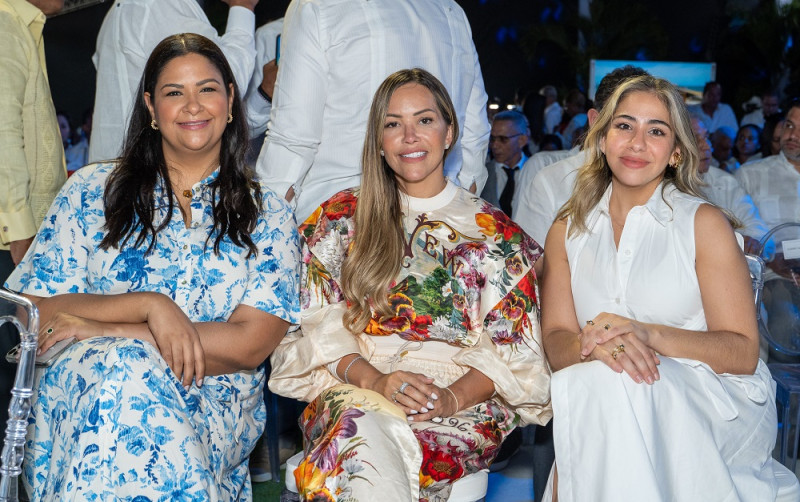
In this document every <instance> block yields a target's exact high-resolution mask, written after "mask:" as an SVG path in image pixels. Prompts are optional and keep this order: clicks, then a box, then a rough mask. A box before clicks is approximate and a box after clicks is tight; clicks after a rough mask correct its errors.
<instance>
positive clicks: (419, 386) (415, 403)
mask: <svg viewBox="0 0 800 502" xmlns="http://www.w3.org/2000/svg"><path fill="white" fill-rule="evenodd" d="M372 390H374V391H376V392H378V393H380V394H381V395H383V396H384V397H386V398H387V399H389V400H390V401H392V402H393V403H395V404H396V405H397V406H399V407H400V408H401V409H402V410H403V411H404V412H405V414H406V415H407V416H408V421H409V422H423V421H425V420H431V421H433V422H441V421H442V417H448V416H451V415H454V414H455V413H456V412H457V411H458V403H457V402H456V397H455V395H454V394H453V393H452V391H450V390H448V389H444V388H442V387H438V386H436V385H434V384H433V378H430V377H427V376H425V375H422V374H420V373H413V372H410V371H393V372H392V373H388V374H385V375H383V376H381V377H379V378H378V379H377V380H376V381H375V384H374V385H373V389H372Z"/></svg>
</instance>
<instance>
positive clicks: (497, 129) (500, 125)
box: [481, 110, 529, 218]
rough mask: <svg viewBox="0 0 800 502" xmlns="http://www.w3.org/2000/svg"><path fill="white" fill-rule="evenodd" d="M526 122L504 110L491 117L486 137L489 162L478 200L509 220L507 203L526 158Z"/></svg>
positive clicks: (520, 174) (516, 113) (508, 203)
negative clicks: (488, 134)
mask: <svg viewBox="0 0 800 502" xmlns="http://www.w3.org/2000/svg"><path fill="white" fill-rule="evenodd" d="M528 137H529V135H528V119H527V118H525V115H523V114H522V113H520V112H518V111H516V110H505V111H502V112H500V113H498V114H497V115H495V116H494V120H492V131H491V135H490V136H489V148H490V149H491V150H492V160H490V161H489V162H488V163H487V170H488V174H489V177H488V178H487V180H486V185H485V186H484V187H483V191H482V192H481V198H483V199H484V200H486V201H487V202H489V203H490V204H492V205H495V206H497V207H499V208H500V209H502V210H503V212H504V213H506V215H507V216H508V217H509V218H511V201H512V200H513V198H514V195H515V194H516V192H517V189H516V186H517V182H518V181H519V179H520V178H521V177H522V169H523V166H524V165H525V162H527V160H528V156H527V155H525V152H524V151H522V149H523V147H524V146H525V145H527V144H528Z"/></svg>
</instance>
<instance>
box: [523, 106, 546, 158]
mask: <svg viewBox="0 0 800 502" xmlns="http://www.w3.org/2000/svg"><path fill="white" fill-rule="evenodd" d="M545 102H546V100H545V98H544V97H543V96H541V95H540V94H539V93H538V92H536V91H530V92H529V93H527V94H526V95H525V97H524V98H523V100H522V107H521V110H522V114H523V115H525V118H526V119H528V135H529V137H528V145H527V146H528V153H529V154H533V153H536V152H538V151H539V150H540V149H541V147H542V140H543V139H544V135H545V132H544V127H545V126H544V107H545Z"/></svg>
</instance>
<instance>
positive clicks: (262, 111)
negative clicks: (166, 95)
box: [240, 18, 283, 195]
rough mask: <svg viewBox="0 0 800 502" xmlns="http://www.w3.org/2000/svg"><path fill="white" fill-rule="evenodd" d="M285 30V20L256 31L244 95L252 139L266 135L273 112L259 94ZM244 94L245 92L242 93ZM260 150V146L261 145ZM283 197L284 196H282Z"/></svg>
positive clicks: (281, 19) (274, 22) (273, 22)
mask: <svg viewBox="0 0 800 502" xmlns="http://www.w3.org/2000/svg"><path fill="white" fill-rule="evenodd" d="M282 30H283V18H280V19H276V20H274V21H270V22H269V23H267V24H265V25H263V26H261V27H259V28H258V29H257V30H256V35H255V40H256V64H255V67H254V68H253V75H252V77H250V84H249V85H248V86H247V93H245V95H244V106H245V109H246V110H247V125H248V127H249V128H250V138H255V137H256V136H258V135H260V134H264V132H266V130H267V123H268V122H269V114H270V112H271V111H272V103H269V102H267V100H266V99H264V98H263V97H262V96H261V94H260V93H259V92H258V88H259V86H260V85H261V81H262V80H263V79H264V65H265V64H267V63H269V62H270V61H272V60H273V59H275V56H276V53H277V37H278V35H280V34H281V31H282ZM240 92H243V91H240ZM259 148H260V145H259ZM281 195H283V194H281Z"/></svg>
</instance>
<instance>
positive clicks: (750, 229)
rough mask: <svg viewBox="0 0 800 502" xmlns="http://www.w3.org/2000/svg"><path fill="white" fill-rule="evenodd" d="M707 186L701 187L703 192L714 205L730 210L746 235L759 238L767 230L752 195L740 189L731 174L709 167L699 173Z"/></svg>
mask: <svg viewBox="0 0 800 502" xmlns="http://www.w3.org/2000/svg"><path fill="white" fill-rule="evenodd" d="M700 176H701V177H702V178H703V181H705V182H706V183H707V186H705V187H703V194H704V195H705V196H706V197H708V200H709V201H711V202H712V203H714V204H715V205H717V206H719V207H721V208H723V209H725V210H727V211H730V212H731V213H732V214H733V215H734V216H735V217H736V218H737V219H738V220H739V222H740V223H741V224H742V228H740V229H739V230H738V231H739V232H740V233H742V234H744V235H747V236H748V237H752V238H754V239H757V240H758V239H761V238H762V237H764V235H765V234H766V233H767V231H768V230H769V229H768V228H767V225H766V224H765V223H764V220H762V219H761V215H759V213H758V208H757V207H756V205H755V203H754V202H753V199H752V197H750V195H748V194H747V192H745V191H744V189H742V186H741V185H739V182H738V181H736V178H734V177H733V175H731V174H729V173H726V172H725V171H723V170H722V169H718V168H714V167H711V168H709V170H708V172H706V173H705V174H701V175H700Z"/></svg>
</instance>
